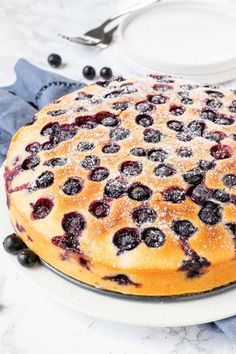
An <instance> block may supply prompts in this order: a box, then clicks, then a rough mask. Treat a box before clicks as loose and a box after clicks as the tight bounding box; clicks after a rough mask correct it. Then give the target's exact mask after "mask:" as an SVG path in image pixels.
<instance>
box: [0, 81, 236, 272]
mask: <svg viewBox="0 0 236 354" xmlns="http://www.w3.org/2000/svg"><path fill="white" fill-rule="evenodd" d="M235 119H236V94H235V92H233V91H230V90H219V89H218V88H212V87H207V86H205V87H202V86H201V87H200V86H198V85H196V84H195V83H193V82H186V81H184V80H182V79H176V78H173V77H170V76H161V75H151V76H149V77H143V78H135V79H130V80H124V79H123V78H121V77H119V78H118V79H116V80H113V81H110V82H97V83H96V84H94V85H90V86H87V87H86V88H83V89H81V90H79V91H77V92H74V93H72V94H70V95H67V96H65V97H62V98H61V99H59V100H57V101H56V102H54V103H53V104H51V105H50V106H48V107H46V108H44V109H43V110H42V111H40V112H39V113H38V114H37V115H36V116H35V119H34V120H33V122H32V123H31V124H30V125H28V126H26V127H23V128H21V129H20V130H19V131H18V132H17V134H16V135H15V136H14V138H13V140H12V143H11V147H10V150H9V153H8V157H7V162H6V171H5V178H6V187H7V192H8V196H9V201H10V207H11V208H15V210H17V211H18V212H19V213H20V214H21V215H23V216H24V218H25V222H26V224H27V223H30V224H31V225H33V227H34V229H35V232H37V233H39V234H41V235H42V237H45V238H47V239H51V242H52V243H53V244H54V245H55V247H61V248H62V249H66V250H69V251H71V252H77V253H81V254H84V255H85V257H87V259H89V261H90V262H98V263H101V264H109V265H112V266H113V267H114V268H126V269H137V270H145V269H163V270H167V269H180V270H182V271H186V272H187V275H188V276H195V275H196V274H199V273H200V272H201V271H202V269H204V268H205V267H209V266H210V265H211V264H213V263H221V262H224V261H225V260H226V259H231V258H233V257H234V238H235V237H236V224H235V219H236V206H235V205H236V194H235V190H236V174H235V152H236V129H235Z"/></svg>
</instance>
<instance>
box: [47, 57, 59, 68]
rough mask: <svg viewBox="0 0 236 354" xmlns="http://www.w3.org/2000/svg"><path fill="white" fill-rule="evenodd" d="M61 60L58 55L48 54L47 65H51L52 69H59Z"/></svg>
mask: <svg viewBox="0 0 236 354" xmlns="http://www.w3.org/2000/svg"><path fill="white" fill-rule="evenodd" d="M61 63H62V60H61V57H60V55H58V54H55V53H53V54H50V55H49V56H48V64H49V65H51V66H52V67H53V68H59V66H61Z"/></svg>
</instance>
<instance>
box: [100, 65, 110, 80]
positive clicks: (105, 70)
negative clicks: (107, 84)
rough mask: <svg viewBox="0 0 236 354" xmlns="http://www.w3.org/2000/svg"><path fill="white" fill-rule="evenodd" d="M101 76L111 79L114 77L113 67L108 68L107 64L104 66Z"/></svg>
mask: <svg viewBox="0 0 236 354" xmlns="http://www.w3.org/2000/svg"><path fill="white" fill-rule="evenodd" d="M100 76H101V77H102V78H103V79H104V80H110V79H111V78H112V70H111V68H108V67H107V66H104V68H102V69H101V70H100Z"/></svg>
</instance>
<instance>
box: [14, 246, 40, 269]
mask: <svg viewBox="0 0 236 354" xmlns="http://www.w3.org/2000/svg"><path fill="white" fill-rule="evenodd" d="M17 260H18V262H19V263H20V264H21V265H22V266H23V267H27V268H31V267H33V266H34V265H35V263H36V262H37V261H38V256H37V255H36V254H35V253H34V252H33V251H31V250H29V249H27V248H26V249H23V250H21V251H19V252H18V254H17Z"/></svg>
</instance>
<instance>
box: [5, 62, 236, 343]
mask: <svg viewBox="0 0 236 354" xmlns="http://www.w3.org/2000/svg"><path fill="white" fill-rule="evenodd" d="M15 72H16V82H15V83H14V84H13V85H11V86H8V87H2V88H0V166H1V164H2V163H3V161H4V159H5V157H6V153H7V149H8V146H9V144H10V141H11V137H12V135H13V134H14V133H15V132H16V131H17V130H18V129H19V128H20V127H21V126H23V125H25V124H26V123H28V122H29V121H31V119H32V116H33V115H34V114H35V113H36V112H37V111H38V110H39V109H41V108H42V107H44V106H46V105H47V104H49V103H50V102H52V101H53V100H54V99H56V98H58V97H60V96H63V95H65V94H68V93H70V92H72V91H74V90H77V89H79V88H82V87H83V86H85V84H84V83H81V82H76V81H73V80H70V79H67V78H65V77H63V76H60V75H58V74H55V73H52V72H48V71H45V70H41V69H39V68H37V67H36V66H34V65H32V64H30V63H29V62H27V61H26V60H24V59H20V60H19V61H18V62H17V64H16V66H15ZM208 326H211V328H216V329H217V330H218V331H219V330H221V331H223V332H224V333H225V334H226V335H227V336H228V338H230V339H231V340H232V341H235V342H236V316H235V317H230V318H227V319H224V320H220V321H216V322H215V323H212V324H208Z"/></svg>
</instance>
